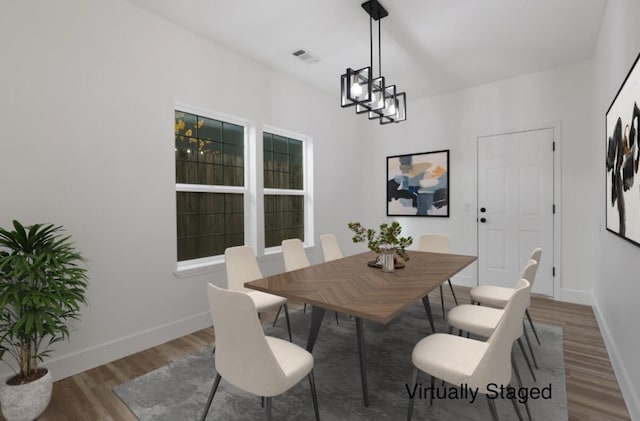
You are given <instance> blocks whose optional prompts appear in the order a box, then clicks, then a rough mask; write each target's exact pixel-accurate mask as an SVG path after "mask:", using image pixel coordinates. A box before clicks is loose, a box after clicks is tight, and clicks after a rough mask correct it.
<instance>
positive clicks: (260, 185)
mask: <svg viewBox="0 0 640 421" xmlns="http://www.w3.org/2000/svg"><path fill="white" fill-rule="evenodd" d="M176 111H178V112H185V113H190V114H195V115H198V116H201V117H205V118H211V119H215V120H219V121H222V122H226V123H231V124H235V125H238V126H242V127H244V143H243V145H244V163H245V165H244V169H243V170H244V186H225V185H207V184H184V183H176V182H175V171H176V167H175V165H176V160H175V153H174V151H173V150H174V149H175V131H174V138H173V141H172V144H173V145H174V147H172V153H174V155H173V160H172V162H173V175H174V184H175V192H174V196H173V197H174V202H173V203H174V215H176V213H175V212H177V203H176V194H175V193H177V192H203V193H237V194H243V198H244V201H243V202H244V244H246V245H248V246H251V247H253V249H254V250H255V251H256V255H257V256H258V258H260V257H262V256H269V255H274V254H278V253H281V252H282V247H281V246H274V247H268V248H265V238H264V234H265V224H264V222H265V221H264V196H265V195H271V194H274V195H300V196H304V197H305V200H304V237H305V241H304V242H303V245H304V247H305V248H312V247H314V246H315V241H314V235H315V229H314V201H313V177H314V171H313V170H314V169H313V138H312V137H311V136H308V135H304V134H301V133H296V132H293V131H290V130H285V129H280V128H278V127H275V126H271V125H267V124H263V125H261V126H258V124H257V123H256V122H255V121H253V120H250V119H246V118H240V117H236V116H233V115H229V114H225V113H221V112H217V111H213V110H210V109H206V108H202V107H197V106H193V105H189V104H185V103H182V102H176V103H175V104H174V107H173V109H172V113H175V112H176ZM172 121H173V120H172ZM172 126H173V124H172ZM258 127H260V130H258ZM265 131H266V132H268V133H272V134H275V135H280V136H284V137H288V138H291V139H295V140H299V141H301V142H302V153H303V158H302V159H303V189H302V190H293V189H265V188H264V132H265ZM174 224H177V221H176V219H175V218H174ZM173 232H174V244H175V247H176V248H175V253H174V258H175V262H176V266H175V267H176V269H175V271H174V275H175V276H176V277H178V278H189V277H193V276H198V275H203V274H207V273H211V272H218V271H222V270H224V254H222V255H217V256H208V257H202V258H198V259H191V260H184V261H181V262H178V261H177V254H178V253H177V247H178V245H177V241H176V240H177V226H176V225H174V229H173Z"/></svg>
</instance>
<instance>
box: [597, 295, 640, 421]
mask: <svg viewBox="0 0 640 421" xmlns="http://www.w3.org/2000/svg"><path fill="white" fill-rule="evenodd" d="M592 307H593V313H594V314H595V316H596V321H597V322H598V326H599V327H600V333H601V334H602V339H603V340H604V345H605V347H606V348H607V353H608V354H609V360H611V365H612V366H613V371H614V372H615V374H616V378H617V379H618V385H619V386H620V391H621V392H622V397H623V398H624V402H625V404H626V405H627V411H628V412H629V416H630V417H631V419H632V420H636V421H639V420H640V396H638V392H637V391H636V390H635V389H634V388H633V384H632V383H631V379H629V376H628V375H627V370H625V369H624V364H623V363H622V359H621V358H620V354H619V353H618V348H617V347H616V344H615V342H614V341H613V338H612V337H611V333H610V332H609V328H608V326H607V322H606V321H605V320H604V318H603V317H602V312H601V311H600V306H599V305H598V301H597V300H596V299H594V300H593V305H592Z"/></svg>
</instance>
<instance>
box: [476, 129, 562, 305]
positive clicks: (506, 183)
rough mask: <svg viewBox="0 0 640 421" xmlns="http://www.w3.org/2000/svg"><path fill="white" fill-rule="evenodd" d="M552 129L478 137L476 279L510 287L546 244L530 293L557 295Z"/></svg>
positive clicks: (479, 281) (480, 281)
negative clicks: (555, 282)
mask: <svg viewBox="0 0 640 421" xmlns="http://www.w3.org/2000/svg"><path fill="white" fill-rule="evenodd" d="M554 149H555V145H554V138H553V129H552V128H548V129H540V130H531V131H524V132H516V133H509V134H501V135H495V136H486V137H479V138H478V283H479V284H480V285H483V284H488V285H501V286H506V287H512V286H514V285H515V284H516V282H517V281H518V279H520V275H521V273H522V268H523V266H524V264H525V263H526V261H527V260H528V259H529V256H530V255H531V251H532V250H533V249H534V248H535V247H541V248H542V259H541V261H540V265H539V266H538V273H537V275H536V278H535V283H534V285H533V289H532V292H534V293H538V294H544V295H549V296H553V212H554V206H553V177H554V175H553V150H554Z"/></svg>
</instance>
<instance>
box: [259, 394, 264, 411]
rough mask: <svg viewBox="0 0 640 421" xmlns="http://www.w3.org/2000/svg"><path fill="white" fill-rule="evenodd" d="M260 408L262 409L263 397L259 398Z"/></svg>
mask: <svg viewBox="0 0 640 421" xmlns="http://www.w3.org/2000/svg"><path fill="white" fill-rule="evenodd" d="M260 408H264V396H260Z"/></svg>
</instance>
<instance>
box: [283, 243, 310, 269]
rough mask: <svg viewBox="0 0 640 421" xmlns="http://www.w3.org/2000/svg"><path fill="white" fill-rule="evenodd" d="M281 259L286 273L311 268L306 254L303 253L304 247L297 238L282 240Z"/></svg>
mask: <svg viewBox="0 0 640 421" xmlns="http://www.w3.org/2000/svg"><path fill="white" fill-rule="evenodd" d="M282 257H283V258H284V270H285V271H286V272H291V271H292V270H298V269H302V268H306V267H308V266H311V263H309V259H308V258H307V254H306V253H305V252H304V245H303V244H302V241H300V239H298V238H290V239H288V240H282Z"/></svg>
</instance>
